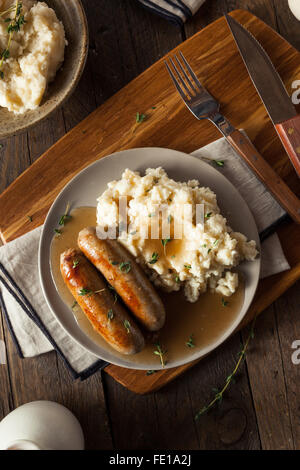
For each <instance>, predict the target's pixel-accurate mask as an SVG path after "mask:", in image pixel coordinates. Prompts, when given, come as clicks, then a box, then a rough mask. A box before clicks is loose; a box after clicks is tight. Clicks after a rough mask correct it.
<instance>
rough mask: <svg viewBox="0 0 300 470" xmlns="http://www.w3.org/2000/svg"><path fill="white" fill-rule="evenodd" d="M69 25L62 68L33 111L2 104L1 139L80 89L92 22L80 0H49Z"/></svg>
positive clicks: (38, 119) (20, 129) (64, 22)
mask: <svg viewBox="0 0 300 470" xmlns="http://www.w3.org/2000/svg"><path fill="white" fill-rule="evenodd" d="M46 3H47V4H48V6H49V7H51V8H53V9H54V10H55V12H56V14H57V17H58V19H59V20H61V21H62V22H63V24H64V27H65V32H66V39H67V41H68V46H66V50H65V60H64V63H63V65H62V67H61V68H60V69H59V70H58V72H57V75H56V77H55V79H54V80H53V82H52V83H50V84H49V87H48V90H47V92H46V94H45V96H44V98H43V100H42V103H41V105H40V106H39V107H38V108H37V109H34V110H32V111H27V112H26V113H24V114H21V115H15V114H14V113H12V112H10V111H8V110H7V109H6V108H1V107H0V139H3V138H5V137H9V136H12V135H15V134H18V133H20V132H24V131H26V130H27V129H28V128H30V127H31V126H34V125H35V124H37V123H38V122H40V121H42V120H43V119H45V118H46V117H48V116H49V115H50V114H51V113H52V112H54V111H55V110H56V109H57V108H58V107H59V106H61V105H62V104H63V103H64V102H65V101H66V99H67V98H69V96H70V95H71V93H72V92H73V91H74V89H75V88H76V85H77V83H78V81H79V79H80V76H81V74H82V72H83V69H84V66H85V62H86V58H87V53H88V43H89V40H88V25H87V20H86V16H85V12H84V9H83V6H82V4H81V1H80V0H68V1H65V0H46Z"/></svg>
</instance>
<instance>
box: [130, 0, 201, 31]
mask: <svg viewBox="0 0 300 470" xmlns="http://www.w3.org/2000/svg"><path fill="white" fill-rule="evenodd" d="M139 2H140V3H142V4H143V5H144V7H146V8H147V9H149V10H152V11H154V12H155V13H157V14H158V15H160V16H162V17H164V18H166V19H167V20H169V21H172V22H173V23H176V24H179V25H182V24H183V23H184V22H185V21H186V20H187V19H188V18H191V17H192V16H193V15H194V14H195V13H196V12H197V11H198V10H199V8H200V7H201V5H203V3H204V2H205V0H139Z"/></svg>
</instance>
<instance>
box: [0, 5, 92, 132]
mask: <svg viewBox="0 0 300 470" xmlns="http://www.w3.org/2000/svg"><path fill="white" fill-rule="evenodd" d="M0 48H1V50H2V54H1V58H0V137H1V138H4V137H8V136H10V135H15V134H17V133H19V132H22V131H25V130H27V129H28V128H29V127H31V126H33V125H35V124H37V123H38V122H39V121H41V120H42V119H45V118H46V117H48V116H49V115H50V114H51V113H52V112H53V111H55V110H56V109H57V108H58V107H59V106H60V105H61V104H62V103H63V102H64V101H65V100H66V99H67V98H68V97H69V96H70V94H71V93H72V92H73V91H74V89H75V87H76V85H77V83H78V80H79V78H80V76H81V73H82V71H83V69H84V66H85V62H86V57H87V52H88V27H87V21H86V17H85V13H84V10H83V7H82V4H81V2H80V0H68V1H67V2H65V1H64V0H45V1H37V0H22V1H17V0H0Z"/></svg>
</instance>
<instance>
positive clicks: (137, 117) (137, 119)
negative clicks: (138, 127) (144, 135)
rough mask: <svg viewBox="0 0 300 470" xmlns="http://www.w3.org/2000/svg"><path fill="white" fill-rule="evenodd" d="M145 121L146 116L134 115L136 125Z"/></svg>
mask: <svg viewBox="0 0 300 470" xmlns="http://www.w3.org/2000/svg"><path fill="white" fill-rule="evenodd" d="M145 119H146V114H142V113H136V118H135V120H136V122H137V123H139V124H140V123H141V122H143V121H145Z"/></svg>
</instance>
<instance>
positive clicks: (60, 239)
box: [51, 207, 244, 366]
mask: <svg viewBox="0 0 300 470" xmlns="http://www.w3.org/2000/svg"><path fill="white" fill-rule="evenodd" d="M71 215H72V218H71V219H70V220H69V221H68V222H67V223H66V225H65V226H64V227H63V228H62V234H61V235H60V236H57V235H55V236H54V237H53V241H52V245H51V270H52V275H53V279H54V282H55V285H56V288H57V290H58V292H59V294H60V296H61V298H62V299H63V301H64V302H65V303H66V304H67V305H68V306H70V315H72V314H73V315H74V316H75V318H76V320H77V323H78V325H79V326H80V328H81V329H82V330H83V331H84V332H85V333H86V335H87V336H89V337H90V338H91V339H92V340H93V341H94V342H95V343H97V344H99V345H100V346H101V347H102V348H105V349H108V350H110V351H113V350H112V348H111V347H110V346H109V345H108V344H106V343H105V342H104V340H103V339H102V337H101V336H100V335H99V334H98V333H96V332H95V331H94V329H93V328H92V326H91V325H90V323H89V321H88V320H87V318H86V317H85V315H84V313H83V312H82V310H81V309H80V307H78V306H76V307H75V308H73V309H72V308H71V306H72V305H73V302H74V299H73V296H72V295H71V293H70V292H69V290H68V288H67V287H66V286H65V284H64V282H63V279H62V276H61V273H60V267H59V264H60V262H59V258H60V254H61V253H62V252H63V251H65V250H66V249H68V248H72V247H77V235H78V232H79V231H80V230H81V229H82V228H84V227H88V226H95V225H96V208H94V207H79V208H77V209H74V210H73V211H72V212H71ZM159 295H160V297H161V298H162V300H163V302H164V305H165V307H166V312H167V321H166V324H165V326H164V327H163V329H162V330H161V332H160V336H159V342H160V344H161V345H162V347H163V349H164V350H165V349H166V350H167V354H166V356H165V359H166V361H168V360H169V361H172V362H173V361H177V360H179V359H180V360H181V361H182V360H183V358H187V359H188V358H189V357H190V356H192V355H193V354H194V353H195V352H196V351H197V350H200V349H203V348H205V347H208V346H209V345H210V344H212V343H214V342H215V341H217V340H218V339H219V338H220V337H221V336H222V335H223V334H224V332H225V331H226V330H227V328H228V327H229V326H230V325H231V324H232V322H233V321H234V320H235V318H236V317H237V316H238V314H239V312H240V310H241V308H242V306H243V302H244V282H243V281H242V280H241V279H240V285H239V288H238V290H237V292H236V293H235V294H234V295H232V296H231V297H229V298H226V299H225V300H226V301H228V305H227V306H223V303H222V296H220V295H219V294H213V293H210V292H207V293H205V294H203V295H201V296H200V299H199V300H198V301H197V302H195V303H190V302H187V301H186V300H185V298H184V295H183V293H182V292H173V293H170V294H166V293H164V292H162V291H160V292H159ZM191 335H192V337H193V343H194V344H195V347H194V348H189V347H188V346H187V345H186V343H187V342H188V340H189V338H190V336H191ZM154 349H155V346H153V344H148V345H147V346H146V347H145V349H144V350H143V351H142V352H140V353H138V354H135V355H134V356H131V357H130V360H131V361H132V362H136V363H139V362H149V363H153V358H156V357H157V363H158V366H159V364H160V363H159V357H158V356H154V354H153V351H154ZM113 353H114V355H117V356H121V357H122V355H121V354H119V353H117V352H116V351H113Z"/></svg>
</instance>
